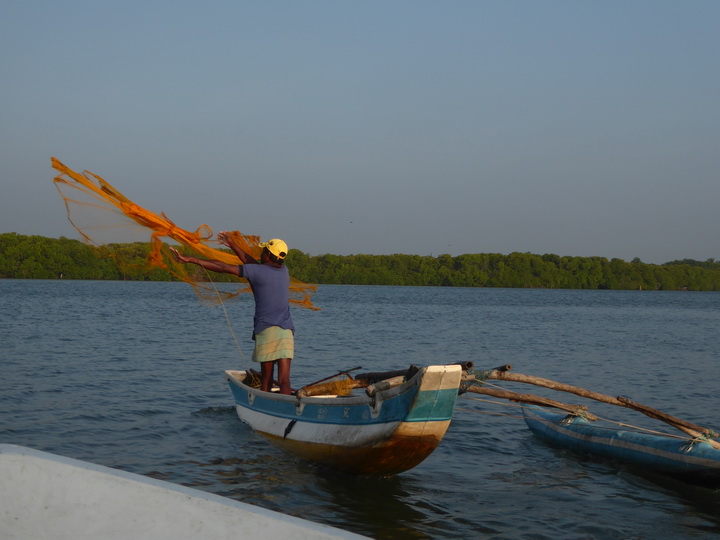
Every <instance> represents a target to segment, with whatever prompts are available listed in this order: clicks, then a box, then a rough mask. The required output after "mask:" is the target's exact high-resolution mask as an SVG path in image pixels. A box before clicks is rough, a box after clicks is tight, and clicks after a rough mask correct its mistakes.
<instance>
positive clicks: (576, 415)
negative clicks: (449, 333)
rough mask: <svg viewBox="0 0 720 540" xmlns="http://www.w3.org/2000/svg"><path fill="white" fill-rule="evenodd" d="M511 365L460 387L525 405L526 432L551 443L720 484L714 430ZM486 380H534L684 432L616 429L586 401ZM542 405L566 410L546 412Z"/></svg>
mask: <svg viewBox="0 0 720 540" xmlns="http://www.w3.org/2000/svg"><path fill="white" fill-rule="evenodd" d="M510 369H512V366H510V365H505V366H500V367H498V368H495V369H491V370H487V371H483V372H480V371H476V372H468V373H467V374H466V376H465V378H466V380H467V381H468V385H467V386H463V388H462V391H463V392H474V393H478V394H485V395H489V396H494V397H499V398H503V399H508V400H510V401H515V402H517V403H523V404H524V406H523V416H524V418H525V422H526V424H527V425H528V427H529V428H530V430H531V431H532V432H533V433H534V434H535V435H536V436H537V437H538V438H540V439H541V440H543V441H545V442H547V443H550V444H552V445H555V446H559V447H562V448H567V449H570V450H573V451H579V452H583V453H586V454H590V455H594V456H599V457H604V458H611V459H614V460H617V461H621V462H625V463H630V464H633V465H635V466H637V467H640V468H644V469H648V470H653V471H656V472H661V473H665V474H670V475H673V476H676V477H680V478H682V479H683V480H687V481H690V482H697V483H706V484H713V485H716V484H719V483H720V442H718V441H717V440H716V439H717V437H718V434H717V433H716V432H715V431H714V430H712V429H709V428H705V427H702V426H698V425H696V424H693V423H691V422H688V421H686V420H682V419H680V418H677V417H675V416H671V415H669V414H667V413H664V412H662V411H659V410H657V409H654V408H652V407H648V406H647V405H643V404H641V403H637V402H635V401H633V400H631V399H629V398H627V397H623V396H618V397H613V396H609V395H606V394H601V393H598V392H592V391H590V390H586V389H584V388H580V387H578V386H573V385H569V384H565V383H561V382H557V381H552V380H549V379H544V378H541V377H535V376H532V375H523V374H520V373H511V372H510ZM487 380H497V381H508V382H513V383H526V384H532V385H536V386H541V387H544V388H550V389H552V390H556V391H560V392H568V393H571V394H575V395H577V396H580V397H583V398H587V399H592V400H595V401H599V402H601V403H607V404H610V405H616V406H619V407H625V408H628V409H631V410H634V411H637V412H640V413H642V414H644V415H646V416H648V417H650V418H653V419H656V420H660V421H662V422H665V423H666V424H668V425H670V426H672V427H674V428H676V429H678V430H680V431H681V432H683V435H668V434H664V433H659V432H657V431H649V430H643V429H642V428H635V430H634V431H628V430H626V429H619V428H618V427H617V425H613V426H611V425H609V424H608V425H597V424H594V423H593V422H596V421H598V420H599V418H598V417H597V416H595V415H594V414H592V413H591V412H590V411H588V408H587V407H586V406H584V405H583V406H581V405H569V404H566V403H562V402H559V401H555V400H553V399H549V398H547V397H542V396H537V395H534V394H526V393H519V392H515V391H507V390H503V389H498V388H488V387H486V386H485V383H484V382H483V381H487ZM546 407H550V408H553V409H559V410H561V411H565V412H564V413H557V412H550V411H548V410H546V409H545V408H546ZM568 413H569V414H568ZM624 426H625V427H628V426H627V425H624Z"/></svg>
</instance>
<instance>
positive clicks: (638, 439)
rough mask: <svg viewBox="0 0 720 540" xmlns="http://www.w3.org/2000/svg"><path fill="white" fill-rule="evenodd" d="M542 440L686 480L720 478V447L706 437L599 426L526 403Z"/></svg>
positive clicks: (529, 418)
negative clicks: (712, 443)
mask: <svg viewBox="0 0 720 540" xmlns="http://www.w3.org/2000/svg"><path fill="white" fill-rule="evenodd" d="M523 415H524V417H525V422H526V423H527V425H528V427H529V428H530V430H531V431H532V432H533V433H534V434H535V435H536V436H537V437H538V438H540V439H541V440H543V441H545V442H547V443H549V444H551V445H553V446H558V447H561V448H566V449H569V450H572V451H576V452H582V453H585V454H589V455H593V456H599V457H603V458H610V459H613V460H617V461H620V462H625V463H630V464H632V465H635V466H638V467H640V468H643V469H648V470H653V471H657V472H662V473H665V474H669V475H673V476H679V477H682V478H684V479H686V480H692V481H700V482H703V483H705V482H707V483H717V482H718V481H720V450H718V449H716V448H713V446H712V445H711V444H710V443H708V442H706V441H703V440H697V439H689V438H687V437H681V436H670V435H657V434H649V433H642V432H636V431H627V430H623V429H616V428H606V427H602V426H596V425H593V424H592V423H590V422H588V421H587V420H586V419H584V418H582V417H579V416H575V415H572V414H560V413H556V412H550V411H547V410H543V409H541V408H538V407H523Z"/></svg>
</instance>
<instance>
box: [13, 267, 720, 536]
mask: <svg viewBox="0 0 720 540" xmlns="http://www.w3.org/2000/svg"><path fill="white" fill-rule="evenodd" d="M315 301H316V303H317V305H319V306H320V307H322V308H323V309H322V311H320V312H311V311H307V310H299V309H298V310H295V311H294V317H295V322H296V326H297V340H296V348H297V357H296V359H295V360H294V362H293V384H294V386H296V387H298V386H301V385H302V384H304V383H308V382H311V381H313V380H316V379H319V378H322V377H324V376H326V375H329V374H331V373H333V372H335V371H337V370H340V369H349V368H352V367H355V366H358V365H361V366H363V368H364V370H387V369H399V368H403V367H406V366H407V365H409V364H410V363H415V364H420V365H422V364H430V363H450V362H453V361H458V360H467V359H469V360H473V361H474V362H475V365H476V366H477V367H482V368H489V367H495V366H498V365H501V364H508V363H510V364H512V365H513V368H514V370H515V371H517V372H519V373H528V374H533V375H538V376H543V377H547V378H551V379H557V380H561V381H563V382H569V383H573V384H577V385H579V386H584V387H586V388H591V389H593V390H596V391H599V392H604V393H608V394H612V395H620V394H622V395H627V396H629V397H631V398H633V399H635V400H636V401H639V402H641V403H646V404H648V405H651V406H654V407H656V408H659V409H662V410H665V411H667V412H669V413H671V414H675V415H677V416H680V417H684V418H687V419H688V420H691V421H694V422H695V423H697V424H700V425H707V426H710V427H715V428H716V429H720V425H718V421H717V420H718V418H717V415H718V410H720V392H718V387H719V386H720V385H719V383H720V369H719V364H718V362H719V361H720V341H719V340H718V328H720V295H718V294H717V293H659V292H613V291H545V290H498V289H448V288H401V287H342V286H325V287H321V288H320V290H319V291H318V293H317V294H316V296H315ZM226 307H227V310H228V314H229V317H230V320H231V322H232V328H233V330H234V332H235V333H236V334H237V337H238V340H239V343H238V344H237V345H236V343H235V341H234V340H233V338H232V334H231V332H230V330H229V328H228V323H227V321H226V318H225V315H224V313H223V310H222V308H220V307H215V308H208V307H205V306H203V305H201V304H200V303H199V302H198V300H197V298H196V297H195V295H194V293H193V292H192V290H191V289H190V288H189V287H188V286H186V285H185V284H175V283H124V282H72V281H14V280H0V343H1V344H2V347H1V348H0V366H1V369H2V378H1V379H0V380H1V381H2V382H0V385H2V386H1V388H2V392H1V393H0V442H4V443H13V444H20V445H24V446H29V447H32V448H37V449H40V450H45V451H49V452H54V453H57V454H61V455H65V456H69V457H74V458H79V459H83V460H88V461H91V462H95V463H99V464H102V465H107V466H111V467H116V468H120V469H124V470H128V471H132V472H136V473H140V474H145V475H149V476H153V477H156V478H161V479H165V480H168V481H171V482H175V483H179V484H185V485H189V486H193V487H196V488H199V489H202V490H206V491H209V492H212V493H216V494H220V495H224V496H227V497H231V498H234V499H237V500H241V501H245V502H249V503H253V504H257V505H260V506H263V507H266V508H269V509H272V510H279V511H282V512H286V513H289V514H292V515H296V516H301V517H304V518H308V519H311V520H314V521H317V522H321V523H326V524H329V525H333V526H336V527H340V528H343V529H347V530H351V531H354V532H357V533H360V534H364V535H367V536H370V537H374V538H378V539H382V538H453V539H454V538H533V539H540V538H548V539H550V538H648V539H650V538H679V537H683V538H711V537H720V490H711V489H707V488H699V487H692V486H687V485H684V484H681V483H678V482H675V481H670V480H667V479H664V478H662V477H656V476H647V475H638V474H637V473H636V472H634V471H632V470H628V469H625V468H622V467H620V466H617V465H614V464H609V463H603V462H596V461H593V460H589V459H585V458H578V457H576V456H573V455H570V454H566V453H564V452H562V451H558V450H554V449H551V448H548V447H547V446H544V445H543V444H542V443H540V442H539V441H537V440H536V439H534V438H533V436H532V435H531V434H530V432H529V430H527V429H526V428H525V425H524V423H523V422H522V420H520V419H518V418H517V416H516V415H517V411H516V409H512V408H510V407H507V406H505V405H493V404H490V403H486V402H482V401H477V400H475V399H473V398H472V397H465V396H464V397H462V398H461V399H460V401H459V406H458V410H457V412H456V416H455V419H454V421H453V424H452V426H451V428H450V430H449V432H448V435H447V436H446V438H445V439H444V441H443V443H442V444H441V446H440V448H439V449H438V450H437V451H436V452H435V453H434V454H433V455H432V456H430V458H428V459H427V460H426V461H425V462H423V463H422V464H421V465H420V466H419V467H417V468H415V469H413V470H412V471H408V472H406V473H404V474H402V475H400V476H397V477H395V478H390V479H364V478H354V477H349V476H344V475H338V474H334V473H330V472H326V471H323V470H321V469H318V468H317V467H315V466H313V465H309V464H307V463H305V462H302V461H299V460H297V459H295V458H293V457H290V456H288V455H286V454H284V453H282V452H281V451H280V450H276V449H275V448H274V447H272V446H270V445H269V444H267V443H265V442H264V441H262V440H260V439H259V438H258V437H256V436H255V435H254V434H253V433H252V432H251V431H250V430H249V429H248V428H247V427H246V426H244V425H243V424H242V423H241V422H240V421H239V420H238V419H237V417H236V415H235V412H234V409H233V407H232V398H231V395H230V392H229V390H228V388H227V386H226V383H225V382H224V379H223V376H222V373H223V370H225V369H228V368H241V367H247V366H248V365H249V362H248V360H247V358H248V357H249V355H250V353H251V351H252V341H251V340H250V339H249V335H250V327H251V318H252V308H253V304H252V298H251V297H249V296H246V297H245V298H244V299H243V300H242V301H240V302H235V303H233V304H230V305H227V306H226ZM523 390H524V391H531V392H532V391H535V392H537V393H542V391H540V390H537V389H527V388H525V389H523ZM553 394H554V395H553V396H552V397H555V398H557V399H561V400H564V401H567V402H571V403H575V402H577V400H578V398H573V397H568V396H561V395H558V394H557V393H553ZM591 410H593V411H595V412H600V413H603V414H605V412H606V411H605V410H604V409H600V407H595V406H593V407H592V409H591ZM615 412H616V411H610V413H615ZM621 412H622V411H621ZM488 413H499V414H502V416H497V415H490V414H488ZM636 419H637V418H636V417H633V420H636ZM640 421H641V422H642V420H640ZM1 527H2V524H0V528H1Z"/></svg>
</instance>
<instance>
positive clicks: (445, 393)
mask: <svg viewBox="0 0 720 540" xmlns="http://www.w3.org/2000/svg"><path fill="white" fill-rule="evenodd" d="M462 372H463V367H462V366H460V365H440V366H427V367H422V368H415V369H414V370H412V371H411V372H409V373H408V375H407V376H399V377H398V376H395V377H394V378H392V379H390V380H388V381H384V382H378V383H377V384H371V385H370V386H368V387H367V388H365V390H364V391H363V392H361V393H356V394H355V395H352V394H351V395H348V396H339V395H332V394H331V395H312V392H308V391H298V392H297V393H296V394H295V395H283V394H279V393H276V392H263V391H261V390H260V389H258V388H253V387H252V386H251V385H249V384H248V383H249V379H250V377H249V374H248V372H246V371H226V372H225V374H226V378H227V380H228V383H229V385H230V389H231V390H232V393H233V396H234V398H235V403H236V409H237V414H238V416H239V417H240V419H241V420H242V421H243V422H245V423H247V424H248V425H249V426H250V427H251V428H252V429H253V431H255V432H256V433H258V434H259V435H261V436H263V437H265V438H266V439H268V440H270V441H272V442H273V443H275V444H277V445H278V446H280V447H281V448H283V449H285V450H286V451H288V452H290V453H292V454H295V455H297V456H299V457H301V458H303V459H306V460H309V461H313V462H316V463H319V464H322V465H325V466H329V467H332V468H334V469H337V470H342V471H346V472H349V473H353V474H359V475H378V476H391V475H394V474H398V473H400V472H403V471H406V470H408V469H411V468H413V467H415V466H416V465H418V464H419V463H420V462H421V461H423V460H424V459H425V458H426V457H428V456H429V455H430V454H431V453H432V452H433V450H435V448H436V447H437V446H438V444H440V441H441V440H442V438H443V436H444V435H445V432H446V431H447V429H448V426H449V425H450V420H451V418H452V414H453V410H454V408H455V402H456V400H457V396H458V388H459V385H460V382H461V378H462ZM359 378H360V376H358V379H359ZM356 380H357V379H356Z"/></svg>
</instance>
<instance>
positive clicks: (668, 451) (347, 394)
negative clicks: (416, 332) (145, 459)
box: [225, 362, 720, 483]
mask: <svg viewBox="0 0 720 540" xmlns="http://www.w3.org/2000/svg"><path fill="white" fill-rule="evenodd" d="M472 367H473V365H472V363H471V362H466V363H460V364H451V365H435V366H426V367H415V366H411V367H410V368H409V369H407V370H400V371H391V372H381V373H366V374H358V375H356V376H354V377H353V376H352V375H350V372H352V371H356V370H358V369H361V368H359V367H357V368H353V369H351V370H348V371H344V372H340V373H338V374H336V375H333V376H331V377H328V378H327V379H322V380H320V381H317V382H316V383H313V384H309V385H306V386H304V387H302V388H301V389H299V390H297V391H296V392H294V393H293V394H292V395H283V394H280V393H278V392H277V391H276V390H277V389H276V388H275V389H274V391H272V392H263V391H261V390H260V389H259V378H258V377H257V373H255V372H253V371H252V370H249V371H226V372H225V375H226V379H227V381H228V383H229V385H230V389H231V390H232V393H233V396H234V398H235V403H236V410H237V414H238V416H239V417H240V419H241V420H242V421H243V422H245V423H247V424H248V425H249V426H250V427H251V428H252V429H253V431H255V432H256V433H258V434H259V435H261V436H263V437H265V438H266V439H268V440H270V441H271V442H273V443H275V444H277V445H278V446H280V447H281V448H283V449H285V450H286V451H288V452H290V453H292V454H295V455H297V456H299V457H301V458H303V459H306V460H309V461H312V462H316V463H319V464H321V465H324V466H328V467H331V468H333V469H336V470H341V471H345V472H348V473H352V474H358V475H373V476H392V475H395V474H398V473H401V472H403V471H407V470H409V469H411V468H413V467H415V466H417V465H418V464H419V463H421V462H422V461H423V460H424V459H425V458H427V457H428V456H429V455H430V454H431V453H432V452H433V451H434V450H435V448H437V446H438V445H439V444H440V442H441V441H442V439H443V437H444V435H445V433H446V431H447V429H448V427H449V425H450V422H451V420H452V415H453V411H454V409H455V404H456V401H457V398H458V395H460V394H464V393H467V392H472V393H476V394H484V395H488V396H492V397H496V398H502V399H505V400H509V401H513V402H517V403H522V404H523V415H524V418H525V422H526V423H527V426H528V427H529V428H530V429H531V430H532V432H533V433H534V434H535V435H537V436H538V437H539V438H540V439H541V440H543V441H545V442H548V443H550V444H552V445H555V446H560V447H563V448H567V449H570V450H574V451H580V452H585V453H588V454H592V455H595V456H599V457H604V458H612V459H615V460H619V461H624V462H628V463H631V464H633V465H636V466H640V467H642V468H646V469H651V470H655V471H659V472H662V473H667V474H672V475H675V476H680V477H682V478H683V479H686V480H689V481H696V480H700V481H702V482H718V483H720V443H718V441H717V440H715V439H716V438H717V436H718V435H717V433H715V432H714V431H713V430H711V429H707V428H703V427H701V426H697V425H694V424H691V423H689V422H686V421H684V420H681V419H679V418H675V417H673V416H670V415H668V414H665V413H663V412H661V411H658V410H656V409H652V408H650V407H647V406H645V405H641V404H639V403H636V402H634V401H632V400H630V399H627V398H623V397H612V396H608V395H605V394H599V393H597V392H591V391H589V390H585V389H583V388H579V387H577V386H572V385H568V384H564V383H559V382H556V381H551V380H549V379H543V378H540V377H534V376H531V375H523V374H519V373H512V372H511V371H510V370H511V366H510V365H505V366H500V367H498V368H494V369H490V370H485V371H479V370H472ZM489 380H497V381H509V382H519V383H527V384H533V385H536V386H541V387H546V388H550V389H553V390H558V391H564V392H569V393H573V394H575V395H578V396H580V397H583V398H588V399H593V400H597V401H600V402H604V403H609V404H613V405H618V406H622V407H626V408H629V409H633V410H636V411H639V412H642V413H643V414H645V415H647V416H650V417H652V418H655V419H658V420H661V421H663V422H665V423H667V424H669V425H671V426H673V427H675V428H677V429H679V430H680V431H682V432H683V433H684V435H682V436H679V435H670V434H658V432H656V431H653V432H651V433H648V432H642V431H640V428H637V431H628V430H627V429H618V428H617V427H614V428H613V427H611V428H608V427H602V426H597V425H594V423H595V422H596V421H597V420H598V417H597V416H595V415H594V414H592V413H590V412H589V411H588V408H587V407H586V406H581V405H569V404H565V403H562V402H559V401H555V400H552V399H548V398H545V397H541V396H538V395H534V394H526V393H519V392H516V391H510V390H505V389H501V388H497V387H490V386H489V384H488V383H487V381H489ZM546 408H552V409H559V410H561V411H564V413H563V414H558V413H557V412H548V411H546V410H545V409H546ZM625 427H627V426H625Z"/></svg>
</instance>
